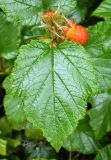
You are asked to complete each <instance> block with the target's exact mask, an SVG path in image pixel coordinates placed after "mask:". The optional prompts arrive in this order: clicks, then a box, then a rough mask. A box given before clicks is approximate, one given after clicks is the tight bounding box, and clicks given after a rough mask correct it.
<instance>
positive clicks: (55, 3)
mask: <svg viewBox="0 0 111 160" xmlns="http://www.w3.org/2000/svg"><path fill="white" fill-rule="evenodd" d="M46 3H47V2H46ZM47 4H48V8H49V9H52V10H57V9H58V8H59V10H60V11H61V12H62V13H63V14H66V15H67V14H68V13H70V12H71V11H73V10H74V8H75V6H76V0H68V1H66V0H62V1H61V0H49V3H47Z"/></svg>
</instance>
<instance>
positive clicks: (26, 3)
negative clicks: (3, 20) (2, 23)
mask: <svg viewBox="0 0 111 160" xmlns="http://www.w3.org/2000/svg"><path fill="white" fill-rule="evenodd" d="M42 7H43V4H42V0H0V8H2V9H3V11H4V12H6V14H7V15H8V16H9V17H10V16H11V17H13V18H14V19H16V20H20V21H22V22H23V24H28V23H32V22H33V21H34V22H36V21H37V13H38V11H41V10H42Z"/></svg>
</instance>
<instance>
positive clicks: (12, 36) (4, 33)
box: [0, 14, 20, 57]
mask: <svg viewBox="0 0 111 160" xmlns="http://www.w3.org/2000/svg"><path fill="white" fill-rule="evenodd" d="M19 44H20V27H19V26H18V24H14V23H12V22H11V21H8V20H7V19H6V17H5V16H4V15H3V14H0V55H1V54H2V56H5V57H7V54H10V56H8V57H13V56H14V55H16V54H17V49H18V47H19ZM11 55H12V56H11Z"/></svg>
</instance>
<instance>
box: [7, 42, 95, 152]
mask: <svg viewBox="0 0 111 160" xmlns="http://www.w3.org/2000/svg"><path fill="white" fill-rule="evenodd" d="M4 87H5V89H6V92H7V95H6V97H5V101H4V105H5V110H6V114H7V116H8V118H9V120H10V121H12V122H13V123H16V122H17V121H18V123H19V124H20V121H21V122H22V121H24V117H26V118H27V120H28V121H29V122H30V123H33V124H34V125H36V126H37V127H38V128H41V129H43V132H44V136H45V137H46V138H47V140H48V141H50V142H51V144H52V145H53V146H54V147H55V149H56V150H57V151H58V150H59V149H60V147H61V146H62V145H63V142H64V140H65V139H66V138H67V136H68V135H69V134H71V132H72V131H73V130H74V128H75V127H76V126H77V122H78V120H79V119H81V118H83V116H84V115H85V111H86V104H87V97H88V96H89V95H90V94H91V93H92V92H95V88H96V74H95V70H94V69H93V64H92V62H91V61H90V58H89V56H87V54H86V52H85V50H84V48H83V47H82V46H80V45H78V44H74V43H72V42H67V41H66V42H64V43H61V44H60V45H59V46H58V47H57V48H50V47H49V46H48V45H47V44H45V43H42V42H39V41H32V42H31V43H30V44H28V45H25V46H23V47H22V48H21V49H20V54H19V56H18V58H17V60H16V62H15V67H14V69H13V71H12V73H11V75H10V76H9V77H8V78H7V79H6V80H5V82H4ZM14 103H15V104H14Z"/></svg>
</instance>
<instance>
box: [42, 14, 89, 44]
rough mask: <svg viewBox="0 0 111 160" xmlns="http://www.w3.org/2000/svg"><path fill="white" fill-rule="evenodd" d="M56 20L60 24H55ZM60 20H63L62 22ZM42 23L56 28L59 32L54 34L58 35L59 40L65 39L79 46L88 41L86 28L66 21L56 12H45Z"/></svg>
mask: <svg viewBox="0 0 111 160" xmlns="http://www.w3.org/2000/svg"><path fill="white" fill-rule="evenodd" d="M58 17H59V18H58ZM54 19H55V20H54ZM58 19H59V21H60V20H61V21H60V23H61V24H58V23H57V22H58ZM62 19H64V21H63V20H62ZM44 21H45V23H48V24H51V25H53V24H54V25H56V27H57V28H59V31H57V32H56V33H55V34H56V35H58V36H59V37H60V38H61V39H66V40H69V41H72V42H75V43H79V44H81V45H83V44H85V43H86V42H87V40H88V31H87V30H86V28H84V27H83V26H82V25H76V24H75V22H74V21H73V20H70V19H67V18H66V17H64V16H60V14H58V13H56V12H55V13H54V12H49V11H47V12H45V13H44ZM64 22H65V25H64ZM55 30H56V29H55Z"/></svg>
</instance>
